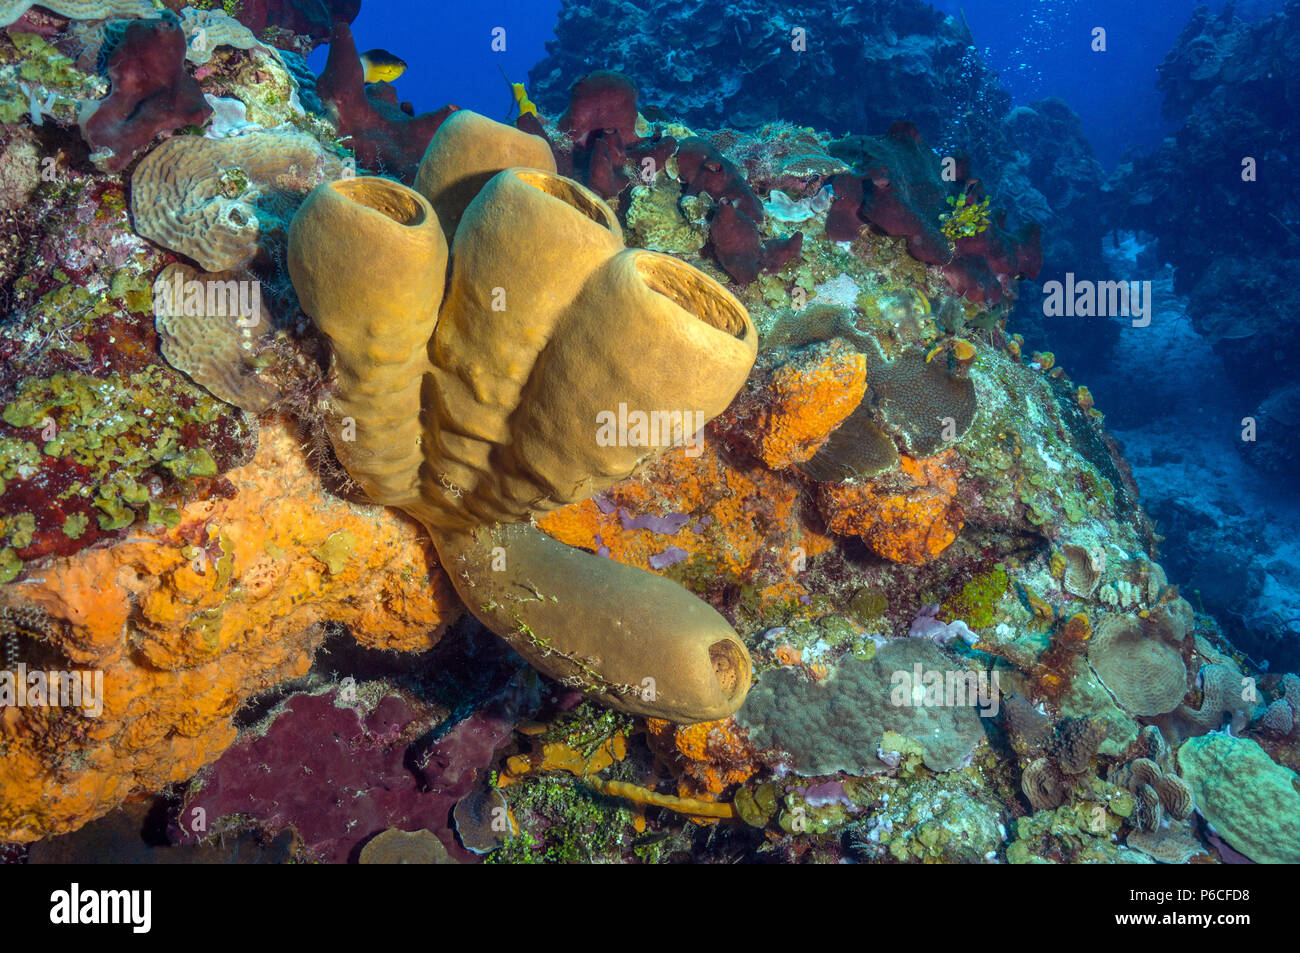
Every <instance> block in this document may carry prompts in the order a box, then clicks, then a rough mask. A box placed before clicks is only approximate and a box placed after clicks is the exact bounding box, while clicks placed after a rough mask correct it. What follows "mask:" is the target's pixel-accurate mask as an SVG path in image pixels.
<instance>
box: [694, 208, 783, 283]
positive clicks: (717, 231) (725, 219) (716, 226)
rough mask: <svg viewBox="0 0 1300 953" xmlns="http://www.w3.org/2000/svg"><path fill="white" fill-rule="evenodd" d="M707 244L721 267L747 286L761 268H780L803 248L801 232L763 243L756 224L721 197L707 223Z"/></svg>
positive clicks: (774, 269) (776, 269)
mask: <svg viewBox="0 0 1300 953" xmlns="http://www.w3.org/2000/svg"><path fill="white" fill-rule="evenodd" d="M709 243H710V245H711V246H712V247H713V255H714V257H715V258H717V259H718V264H719V265H721V266H722V270H723V271H725V272H726V273H727V274H729V275H730V276H731V277H732V280H734V281H735V282H736V283H737V284H740V285H747V284H749V283H750V282H751V281H753V280H754V279H755V278H757V277H758V275H759V272H762V271H769V272H771V271H780V270H781V269H782V268H783V267H785V265H786V263H787V262H788V261H790V259H792V258H795V257H797V256H798V254H799V253H800V252H801V251H802V250H803V233H802V232H795V233H794V234H793V235H792V236H790V237H789V238H772V239H769V240H768V241H767V242H763V241H762V240H761V238H760V236H759V232H758V223H757V222H755V221H754V220H753V219H752V218H750V217H749V216H748V215H746V214H745V213H744V212H743V211H741V210H740V207H739V206H738V205H736V204H735V203H734V202H733V201H732V200H731V199H723V200H722V202H720V203H719V205H718V209H717V211H716V212H714V213H713V220H712V221H711V222H710V223H709Z"/></svg>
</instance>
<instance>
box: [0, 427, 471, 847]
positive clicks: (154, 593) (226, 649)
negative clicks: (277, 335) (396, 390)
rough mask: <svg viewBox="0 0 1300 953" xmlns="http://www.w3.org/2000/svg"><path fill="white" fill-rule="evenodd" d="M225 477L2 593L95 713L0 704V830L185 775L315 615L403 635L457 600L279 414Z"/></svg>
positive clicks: (315, 641) (16, 829)
mask: <svg viewBox="0 0 1300 953" xmlns="http://www.w3.org/2000/svg"><path fill="white" fill-rule="evenodd" d="M227 476H228V478H229V480H230V481H231V483H232V484H233V485H234V489H235V491H236V492H235V494H234V495H233V497H232V498H230V499H211V500H206V501H201V502H197V503H192V504H189V505H188V506H185V507H182V508H181V509H180V513H179V520H178V522H177V523H176V525H175V526H173V527H172V528H170V529H168V530H166V531H165V532H164V533H163V534H161V535H159V536H157V537H141V538H138V539H133V540H131V541H128V542H126V543H123V544H120V545H118V546H115V547H112V548H107V549H105V548H99V549H89V550H84V551H82V552H80V553H78V554H76V555H75V556H72V557H68V558H62V559H56V560H53V561H52V562H50V563H49V564H47V565H46V567H45V568H44V569H43V570H42V571H41V572H40V573H38V574H36V575H33V576H32V577H31V578H30V579H28V580H27V582H26V583H25V584H24V585H23V586H21V587H20V588H17V589H15V590H14V591H13V592H12V593H11V594H10V595H9V598H11V599H12V600H14V605H15V607H16V608H21V607H28V608H31V609H40V610H43V612H44V614H45V617H46V618H47V619H48V620H49V622H48V623H47V624H46V626H45V628H46V629H47V630H48V631H47V634H45V635H43V636H42V637H41V639H40V640H39V641H35V640H32V641H28V642H25V643H23V644H24V645H26V646H28V648H30V650H31V652H32V653H37V654H39V655H40V657H44V656H45V655H46V654H48V653H54V654H55V656H56V657H58V658H61V659H63V660H64V662H63V663H62V664H63V666H64V667H69V666H71V667H75V668H77V669H81V668H86V669H99V670H102V671H103V673H104V677H103V697H102V703H103V712H102V714H101V715H100V716H99V717H98V718H91V717H87V716H84V715H83V714H82V712H80V711H76V710H72V709H59V708H40V707H29V708H6V709H4V718H3V721H2V723H0V752H3V757H0V790H3V791H4V793H5V797H4V799H3V803H2V804H0V840H5V841H20V842H23V841H30V840H34V839H36V838H39V837H43V836H46V835H48V834H52V833H61V832H64V831H68V830H74V829H76V828H77V827H80V826H81V825H82V824H83V823H85V821H86V820H87V819H89V818H93V817H96V816H98V815H100V814H102V813H104V812H105V811H107V810H109V809H111V808H112V807H114V806H116V805H117V804H118V803H120V802H121V801H122V800H123V799H124V798H125V797H126V796H127V795H129V794H130V793H131V792H132V791H134V790H137V789H145V790H150V789H157V788H159V787H162V786H163V785H166V784H168V783H170V782H173V781H182V780H184V779H186V778H189V777H190V776H192V775H193V774H194V773H195V772H196V771H197V770H198V769H199V768H200V767H202V766H203V765H205V764H207V763H209V762H211V761H212V760H213V759H214V758H216V757H217V755H219V754H220V753H221V752H222V751H224V750H225V749H226V748H227V747H228V746H229V745H230V744H231V743H232V742H233V741H234V740H235V735H236V731H235V726H234V725H233V723H232V716H233V715H234V713H235V711H236V710H237V709H238V708H239V707H240V705H242V704H243V702H244V701H245V700H246V699H247V698H248V697H249V696H250V695H252V694H254V693H255V692H257V691H260V690H265V689H266V688H269V687H271V686H273V685H275V684H277V683H279V682H281V681H284V680H286V679H289V678H293V677H297V676H301V675H303V674H304V673H305V672H306V671H307V669H308V667H309V666H310V664H311V655H312V653H313V652H314V651H315V648H316V647H317V646H318V645H319V644H320V642H321V640H322V639H323V638H324V632H323V630H322V629H321V627H320V626H318V625H316V623H319V622H324V621H327V620H330V621H338V622H342V623H344V624H346V625H347V626H348V627H349V629H350V631H351V632H352V634H353V636H354V637H356V638H357V639H358V640H359V641H361V642H363V643H365V644H368V645H371V646H374V647H376V648H386V649H405V650H408V651H409V650H413V649H423V648H428V647H430V646H431V645H433V644H435V643H436V642H437V640H438V638H439V636H440V634H441V632H442V630H443V628H445V625H446V623H447V622H449V621H451V620H452V619H454V618H455V617H456V616H457V615H459V614H460V612H461V607H460V605H459V602H458V600H457V599H456V597H455V595H454V593H452V592H451V590H450V588H449V586H448V585H447V583H446V581H445V579H444V578H443V577H442V576H441V575H440V574H438V573H434V574H432V575H431V574H430V570H431V568H432V567H433V566H434V565H435V559H434V555H433V553H432V551H431V547H430V546H429V545H428V543H427V542H425V541H422V540H421V538H420V536H419V535H418V533H417V532H416V530H415V528H414V527H412V526H411V525H410V524H409V523H407V522H405V521H403V520H401V519H400V518H398V517H396V516H395V515H391V514H386V513H384V512H383V511H374V512H371V513H365V512H364V511H358V510H356V509H354V508H353V507H350V506H349V505H348V504H346V503H344V502H342V501H340V500H338V499H335V498H332V497H329V496H327V495H325V494H324V493H323V491H322V489H321V486H320V483H319V480H318V479H317V478H316V477H315V476H314V474H312V472H311V471H310V469H309V468H308V466H307V464H306V461H305V459H304V457H303V454H302V451H301V450H300V449H299V447H298V445H297V443H296V441H295V440H294V438H293V436H292V434H291V433H290V432H289V430H288V429H287V428H286V427H285V426H284V425H283V424H277V425H275V426H272V427H266V428H263V431H262V435H261V441H260V447H259V450H258V453H257V456H256V458H255V459H254V460H253V461H252V462H251V463H249V464H248V465H247V466H244V467H241V468H238V469H236V470H232V471H231V472H230V473H229V474H227ZM430 581H432V582H433V589H432V591H430V588H429V583H430ZM24 651H26V650H24ZM33 661H35V657H33Z"/></svg>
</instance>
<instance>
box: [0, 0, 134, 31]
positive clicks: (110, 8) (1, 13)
mask: <svg viewBox="0 0 1300 953" xmlns="http://www.w3.org/2000/svg"><path fill="white" fill-rule="evenodd" d="M34 6H38V4H37V3H36V0H0V27H6V26H8V25H9V24H11V23H13V22H14V21H15V20H17V19H19V18H20V17H21V16H22V15H23V14H24V13H26V12H27V11H28V10H30V9H31V8H32V7H34ZM39 6H42V7H44V8H45V9H46V10H49V11H50V12H52V13H57V14H58V15H59V16H61V17H67V18H68V19H69V20H110V19H115V18H119V17H152V16H156V15H157V13H158V8H157V7H155V6H154V5H153V4H152V3H150V2H149V0H41V2H40V4H39Z"/></svg>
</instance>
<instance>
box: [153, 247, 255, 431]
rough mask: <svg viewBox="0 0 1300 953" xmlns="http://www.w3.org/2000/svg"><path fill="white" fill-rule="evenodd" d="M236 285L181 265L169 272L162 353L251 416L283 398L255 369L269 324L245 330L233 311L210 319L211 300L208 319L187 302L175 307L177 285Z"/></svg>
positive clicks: (162, 280)
mask: <svg viewBox="0 0 1300 953" xmlns="http://www.w3.org/2000/svg"><path fill="white" fill-rule="evenodd" d="M231 279H233V275H220V274H218V275H206V274H204V273H203V272H200V271H197V270H195V269H194V268H191V267H190V266H189V265H185V264H181V263H180V262H173V263H172V264H170V265H168V266H167V267H166V268H164V269H163V270H162V271H161V272H160V273H159V275H158V278H157V279H156V282H155V287H158V286H161V287H162V288H164V289H167V290H168V293H170V294H172V299H173V300H172V307H170V308H163V309H156V310H155V314H156V317H155V319H154V323H155V326H156V327H157V330H158V343H159V348H160V349H161V351H162V354H163V357H165V358H166V359H167V363H168V364H170V365H171V366H172V367H174V368H176V369H177V370H178V371H183V372H184V373H185V374H187V375H189V377H190V379H191V380H193V381H194V382H195V383H196V384H198V385H199V386H201V387H203V388H204V389H205V390H207V391H208V393H210V394H212V395H213V396H215V397H220V398H221V399H222V400H224V401H225V402H226V403H228V404H234V405H235V406H236V407H239V408H241V409H243V410H247V411H249V412H250V413H261V412H262V411H264V410H267V409H268V408H269V407H270V406H271V405H272V404H273V403H274V402H275V399H276V397H277V396H278V395H277V392H276V390H275V388H274V387H272V386H270V385H269V384H267V383H266V382H265V381H264V380H263V379H262V377H261V376H260V375H259V374H258V367H257V363H256V362H257V360H258V355H259V354H260V353H264V349H265V347H266V346H267V343H268V342H267V341H266V340H265V337H266V332H267V329H268V327H269V326H270V322H269V321H266V320H262V319H261V318H260V316H259V321H258V326H256V327H249V328H243V327H242V326H241V325H240V323H239V322H240V321H241V319H240V317H239V315H237V314H235V313H234V311H233V309H232V310H231V311H230V313H225V312H226V309H225V308H221V309H219V311H218V313H217V314H207V313H206V310H207V302H206V298H205V300H204V304H203V308H202V309H201V310H202V311H203V312H204V313H200V314H187V313H186V308H185V307H184V303H183V301H182V302H178V301H176V300H175V297H176V296H175V295H174V293H173V290H174V289H175V288H177V287H178V285H177V284H176V282H177V281H178V280H179V281H180V282H181V283H182V284H181V285H180V286H179V287H182V288H183V287H185V285H186V284H188V283H189V282H192V281H205V282H206V281H215V282H218V283H222V282H225V281H227V280H231ZM204 287H207V285H206V284H205V285H204Z"/></svg>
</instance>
